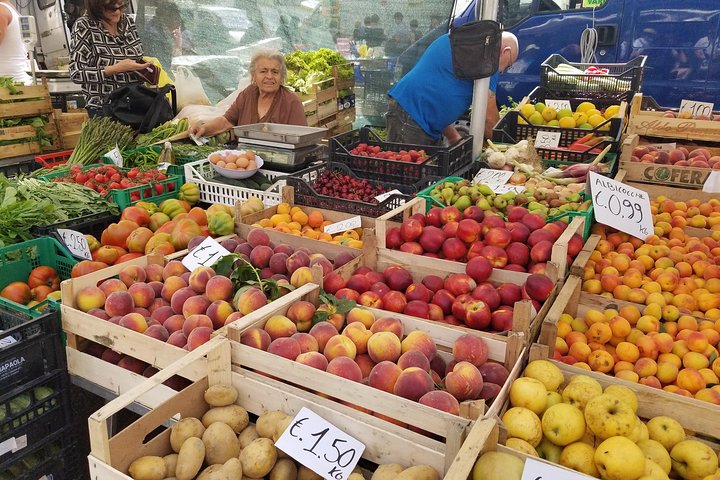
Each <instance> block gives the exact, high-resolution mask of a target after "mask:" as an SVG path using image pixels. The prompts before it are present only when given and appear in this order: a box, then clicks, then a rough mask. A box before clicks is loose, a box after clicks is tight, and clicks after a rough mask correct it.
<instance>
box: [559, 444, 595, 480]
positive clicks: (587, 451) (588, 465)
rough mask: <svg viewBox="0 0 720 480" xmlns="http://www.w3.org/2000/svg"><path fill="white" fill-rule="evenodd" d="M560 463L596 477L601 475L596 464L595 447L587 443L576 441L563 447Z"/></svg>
mask: <svg viewBox="0 0 720 480" xmlns="http://www.w3.org/2000/svg"><path fill="white" fill-rule="evenodd" d="M558 463H560V465H562V466H563V467H567V468H572V469H573V470H576V471H578V472H580V473H584V474H586V475H591V476H593V477H595V478H597V477H598V476H599V475H600V474H599V473H598V469H597V467H596V466H595V449H594V448H593V447H591V446H590V445H588V444H587V443H583V442H575V443H571V444H570V445H568V446H566V447H565V448H563V450H562V453H561V454H560V461H559V462H558Z"/></svg>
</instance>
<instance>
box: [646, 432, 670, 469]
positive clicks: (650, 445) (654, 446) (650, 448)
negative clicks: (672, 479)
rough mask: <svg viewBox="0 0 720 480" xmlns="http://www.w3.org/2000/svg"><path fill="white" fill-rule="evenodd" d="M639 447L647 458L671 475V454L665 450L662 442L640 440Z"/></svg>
mask: <svg viewBox="0 0 720 480" xmlns="http://www.w3.org/2000/svg"><path fill="white" fill-rule="evenodd" d="M637 446H638V447H640V450H642V451H643V453H644V454H645V458H647V459H648V460H652V461H653V462H655V463H657V464H658V465H660V467H661V468H662V469H663V471H664V472H665V473H667V474H669V473H670V468H672V463H671V462H670V454H669V453H668V451H667V450H665V447H663V446H662V445H661V444H660V442H657V441H655V440H650V439H647V440H640V441H639V442H637Z"/></svg>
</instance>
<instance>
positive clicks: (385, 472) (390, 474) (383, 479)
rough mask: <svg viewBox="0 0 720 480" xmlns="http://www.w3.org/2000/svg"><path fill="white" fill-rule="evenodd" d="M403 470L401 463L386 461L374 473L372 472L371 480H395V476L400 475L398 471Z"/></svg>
mask: <svg viewBox="0 0 720 480" xmlns="http://www.w3.org/2000/svg"><path fill="white" fill-rule="evenodd" d="M403 470H405V469H404V468H403V466H402V465H398V464H397V463H386V464H385V465H380V466H379V467H378V468H377V470H375V473H373V476H372V479H371V480H395V477H397V476H398V475H400V472H402V471H403Z"/></svg>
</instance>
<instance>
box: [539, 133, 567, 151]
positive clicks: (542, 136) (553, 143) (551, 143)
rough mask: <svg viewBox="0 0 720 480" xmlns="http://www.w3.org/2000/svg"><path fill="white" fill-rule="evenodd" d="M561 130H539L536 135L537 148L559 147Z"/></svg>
mask: <svg viewBox="0 0 720 480" xmlns="http://www.w3.org/2000/svg"><path fill="white" fill-rule="evenodd" d="M560 135H561V133H560V132H543V131H541V132H538V134H537V137H535V147H536V148H557V146H558V145H560Z"/></svg>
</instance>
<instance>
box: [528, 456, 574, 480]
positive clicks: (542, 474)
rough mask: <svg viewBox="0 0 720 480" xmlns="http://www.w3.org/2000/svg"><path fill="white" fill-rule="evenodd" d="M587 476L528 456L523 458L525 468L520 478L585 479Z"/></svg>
mask: <svg viewBox="0 0 720 480" xmlns="http://www.w3.org/2000/svg"><path fill="white" fill-rule="evenodd" d="M587 478H588V477H587V476H586V475H582V474H580V473H577V472H573V471H571V470H566V469H564V468H560V467H557V466H555V465H552V464H550V463H543V462H541V461H539V460H535V459H534V458H530V457H528V458H527V459H525V468H524V469H523V473H522V477H520V480H587Z"/></svg>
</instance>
